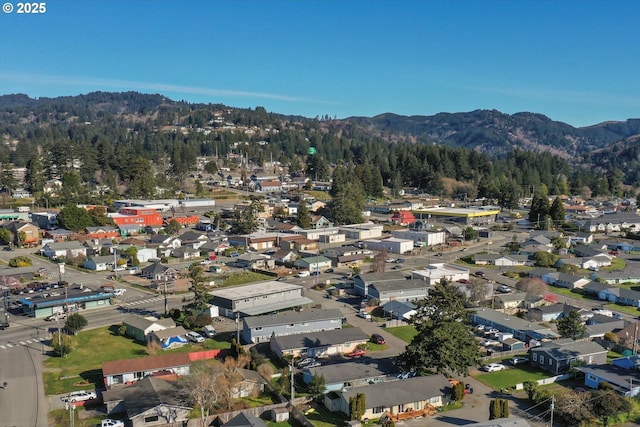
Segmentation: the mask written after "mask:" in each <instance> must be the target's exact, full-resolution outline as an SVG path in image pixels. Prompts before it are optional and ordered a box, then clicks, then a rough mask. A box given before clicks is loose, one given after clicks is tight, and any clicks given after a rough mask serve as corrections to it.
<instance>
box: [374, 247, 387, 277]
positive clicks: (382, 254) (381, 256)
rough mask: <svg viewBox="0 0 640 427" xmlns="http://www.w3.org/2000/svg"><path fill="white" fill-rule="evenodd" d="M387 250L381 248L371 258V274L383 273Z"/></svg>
mask: <svg viewBox="0 0 640 427" xmlns="http://www.w3.org/2000/svg"><path fill="white" fill-rule="evenodd" d="M386 262H387V249H386V248H383V249H382V250H381V251H376V254H375V255H374V257H373V262H372V263H371V270H370V271H371V272H372V273H375V272H380V273H384V271H385V269H386V267H387V264H386Z"/></svg>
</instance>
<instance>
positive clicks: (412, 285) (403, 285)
mask: <svg viewBox="0 0 640 427" xmlns="http://www.w3.org/2000/svg"><path fill="white" fill-rule="evenodd" d="M369 287H370V288H375V289H376V290H377V291H378V292H391V291H408V290H413V289H426V288H428V287H429V284H428V283H427V282H425V281H424V280H416V279H412V280H407V279H401V280H393V281H391V280H389V281H385V282H378V283H372V284H371V285H369Z"/></svg>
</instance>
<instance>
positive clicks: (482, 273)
mask: <svg viewBox="0 0 640 427" xmlns="http://www.w3.org/2000/svg"><path fill="white" fill-rule="evenodd" d="M474 274H475V275H476V277H483V278H484V277H487V275H486V274H484V271H476V272H475V273H474Z"/></svg>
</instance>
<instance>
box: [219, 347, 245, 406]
mask: <svg viewBox="0 0 640 427" xmlns="http://www.w3.org/2000/svg"><path fill="white" fill-rule="evenodd" d="M249 361H250V359H249V356H246V355H240V356H238V358H237V359H236V358H233V357H227V358H226V359H224V364H222V366H221V368H222V375H220V376H219V377H218V378H217V381H216V385H217V388H218V392H219V393H220V403H222V404H224V405H225V406H226V407H227V410H231V406H232V404H233V402H234V400H235V399H237V398H238V397H240V394H241V391H242V390H241V383H242V381H243V379H244V376H243V375H242V371H241V370H242V369H243V368H244V367H245V366H247V365H248V364H249Z"/></svg>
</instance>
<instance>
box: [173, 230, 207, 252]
mask: <svg viewBox="0 0 640 427" xmlns="http://www.w3.org/2000/svg"><path fill="white" fill-rule="evenodd" d="M178 239H179V240H180V243H181V245H182V246H189V247H191V248H193V249H200V248H201V247H202V246H203V245H205V244H206V243H207V242H208V241H209V238H208V237H207V235H206V234H204V233H198V232H196V231H187V232H185V233H182V234H181V235H179V236H178Z"/></svg>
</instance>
